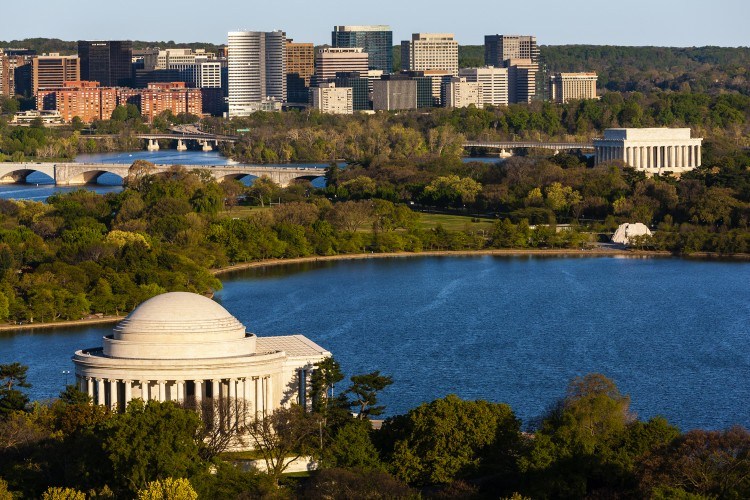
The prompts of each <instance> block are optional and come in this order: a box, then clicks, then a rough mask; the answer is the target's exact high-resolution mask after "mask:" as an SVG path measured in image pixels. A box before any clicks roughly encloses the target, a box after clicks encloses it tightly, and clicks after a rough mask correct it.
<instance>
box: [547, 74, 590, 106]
mask: <svg viewBox="0 0 750 500" xmlns="http://www.w3.org/2000/svg"><path fill="white" fill-rule="evenodd" d="M596 80H597V76H596V73H556V74H554V75H552V76H550V78H549V88H550V92H549V94H550V99H551V100H552V101H554V102H557V103H566V102H568V101H570V100H571V99H596Z"/></svg>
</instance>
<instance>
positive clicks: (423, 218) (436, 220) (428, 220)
mask: <svg viewBox="0 0 750 500" xmlns="http://www.w3.org/2000/svg"><path fill="white" fill-rule="evenodd" d="M471 219H472V218H471V217H466V216H463V215H446V214H425V213H420V214H419V223H420V226H421V227H422V228H423V229H433V228H434V227H436V226H437V225H438V224H441V225H442V226H443V227H444V228H445V229H446V230H448V231H463V230H464V229H467V228H468V229H471V230H475V231H476V230H480V229H483V230H485V231H489V230H491V229H492V225H493V224H494V220H493V219H479V220H480V222H472V221H471ZM475 220H476V219H475Z"/></svg>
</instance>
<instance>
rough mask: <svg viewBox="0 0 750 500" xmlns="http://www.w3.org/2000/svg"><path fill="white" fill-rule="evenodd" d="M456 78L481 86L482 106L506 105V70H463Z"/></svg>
mask: <svg viewBox="0 0 750 500" xmlns="http://www.w3.org/2000/svg"><path fill="white" fill-rule="evenodd" d="M458 76H460V77H461V78H466V81H467V82H476V83H481V84H482V104H484V105H492V106H507V105H508V68H495V67H492V66H485V67H483V68H463V69H460V70H459V71H458Z"/></svg>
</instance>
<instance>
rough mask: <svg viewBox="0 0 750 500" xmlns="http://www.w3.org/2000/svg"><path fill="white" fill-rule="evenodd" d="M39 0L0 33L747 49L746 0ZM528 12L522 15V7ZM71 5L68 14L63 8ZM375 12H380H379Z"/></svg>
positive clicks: (12, 14) (15, 6)
mask: <svg viewBox="0 0 750 500" xmlns="http://www.w3.org/2000/svg"><path fill="white" fill-rule="evenodd" d="M76 3H78V2H70V1H69V2H58V1H57V0H40V1H39V2H37V3H36V4H35V7H34V9H35V13H38V14H39V15H37V16H35V17H34V19H33V22H29V23H23V22H7V21H14V20H16V19H24V18H26V17H28V12H27V11H28V7H27V5H26V4H21V3H17V2H13V3H9V4H8V5H5V6H3V17H4V20H7V21H6V23H4V24H5V25H4V26H3V28H2V30H0V40H2V41H12V40H23V39H25V38H59V39H62V40H80V39H83V40H95V39H106V40H116V39H127V40H139V41H152V42H161V41H163V42H168V41H174V42H175V43H191V42H208V43H214V44H221V43H226V38H227V32H229V31H235V30H250V31H272V30H276V29H282V30H284V31H285V32H286V33H287V36H288V37H290V38H293V39H295V40H297V41H300V42H313V43H315V44H316V45H321V44H324V43H330V36H331V34H330V33H331V30H332V29H333V26H335V25H343V24H387V25H390V26H391V29H392V30H393V42H394V44H396V45H397V44H398V43H399V42H400V41H401V40H406V39H408V38H409V37H410V35H411V33H417V32H437V33H442V32H449V33H455V35H456V39H457V40H458V42H459V43H460V44H461V45H482V44H483V43H484V35H489V34H496V33H497V34H523V35H535V36H536V37H537V42H538V43H539V44H540V45H617V46H633V47H642V46H658V47H703V46H719V47H747V46H750V30H747V28H746V23H747V19H749V18H750V3H746V2H744V1H743V0H717V1H716V2H713V4H712V5H711V8H710V9H707V8H706V7H705V2H703V1H699V0H684V1H683V2H681V3H680V5H679V6H675V7H673V6H670V5H664V4H662V3H659V2H649V1H646V0H631V1H630V2H629V3H628V4H627V5H626V7H627V8H623V7H621V6H619V5H602V4H600V5H596V4H593V3H592V2H583V1H581V0H569V1H568V2H567V3H566V4H565V6H562V5H560V4H559V3H558V2H552V1H550V0H540V1H538V2H536V3H534V4H526V3H512V4H509V5H500V4H499V2H497V1H489V0H467V1H464V2H462V3H461V4H460V5H461V7H462V9H461V10H460V11H456V3H455V2H447V1H445V0H433V1H428V0H413V1H412V2H410V3H409V9H408V10H409V11H408V12H404V10H405V9H404V2H398V1H396V0H381V1H380V2H379V4H378V5H379V7H380V8H379V9H378V11H379V13H376V14H370V13H368V12H367V11H368V6H367V5H366V4H352V5H346V10H344V9H342V4H341V3H340V2H332V1H331V0H320V1H319V2H318V3H316V4H310V3H307V2H303V1H301V0H288V1H287V2H285V8H284V9H283V10H282V9H280V8H279V5H280V4H279V3H275V4H273V5H272V4H270V3H263V4H261V5H252V6H251V5H248V4H243V3H241V2H240V1H239V0H216V1H214V2H211V3H210V4H209V5H210V9H207V8H206V4H205V3H203V2H199V1H197V0H183V2H181V3H179V4H174V3H162V2H158V3H156V2H148V1H146V0H130V2H128V3H127V4H117V5H112V6H105V5H102V4H99V5H97V6H96V8H82V9H80V10H74V9H72V8H71V4H76ZM529 5H532V6H533V7H532V8H533V9H534V10H533V14H534V15H529V12H528V6H529ZM71 12H74V13H75V15H72V14H71ZM384 12H388V13H387V14H385V13H384Z"/></svg>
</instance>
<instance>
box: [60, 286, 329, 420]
mask: <svg viewBox="0 0 750 500" xmlns="http://www.w3.org/2000/svg"><path fill="white" fill-rule="evenodd" d="M327 356H330V353H329V352H328V351H326V350H325V349H323V348H322V347H320V346H318V345H317V344H315V343H314V342H312V341H310V340H308V339H307V338H305V337H304V336H302V335H288V336H279V337H257V336H256V335H254V334H252V333H246V331H245V326H244V325H243V324H242V323H240V322H239V321H238V320H237V319H236V318H235V317H234V316H232V315H231V314H230V313H229V312H228V311H227V310H226V309H224V308H223V307H222V306H221V305H219V304H218V303H216V302H214V301H213V300H211V299H209V298H206V297H203V296H201V295H197V294H192V293H185V292H173V293H166V294H163V295H158V296H156V297H154V298H152V299H149V300H147V301H146V302H144V303H142V304H141V305H140V306H138V307H137V308H136V309H135V310H134V311H133V312H132V313H131V314H130V315H129V316H128V317H127V318H125V319H124V320H123V321H121V322H120V323H119V324H118V325H117V326H116V327H115V328H114V330H113V333H112V334H111V335H108V336H106V337H104V338H103V339H102V347H97V348H93V349H84V350H80V351H77V352H76V353H75V356H73V363H74V364H75V373H76V380H77V383H78V387H79V388H80V389H81V390H82V391H84V392H86V393H87V394H88V395H89V396H91V398H92V401H93V402H94V403H95V404H100V405H106V406H108V407H111V408H113V409H114V410H119V411H122V410H123V409H124V408H125V407H126V406H127V404H128V403H129V402H130V401H131V400H132V399H134V398H142V399H144V400H158V401H176V402H184V401H194V402H196V403H200V402H202V401H204V400H217V399H221V400H225V401H242V404H243V405H244V408H245V409H246V410H247V412H248V413H247V415H249V416H255V417H262V416H264V415H266V414H268V413H269V412H272V411H273V410H274V409H275V408H278V407H280V406H282V405H288V404H290V403H292V402H298V403H301V404H304V403H305V401H299V398H304V397H305V395H304V392H301V391H299V387H304V385H305V382H306V381H305V380H304V379H305V378H306V377H307V375H306V374H307V373H308V372H310V370H311V368H312V367H313V365H314V363H316V362H318V361H320V360H322V359H324V358H325V357H327ZM300 375H302V376H300Z"/></svg>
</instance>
